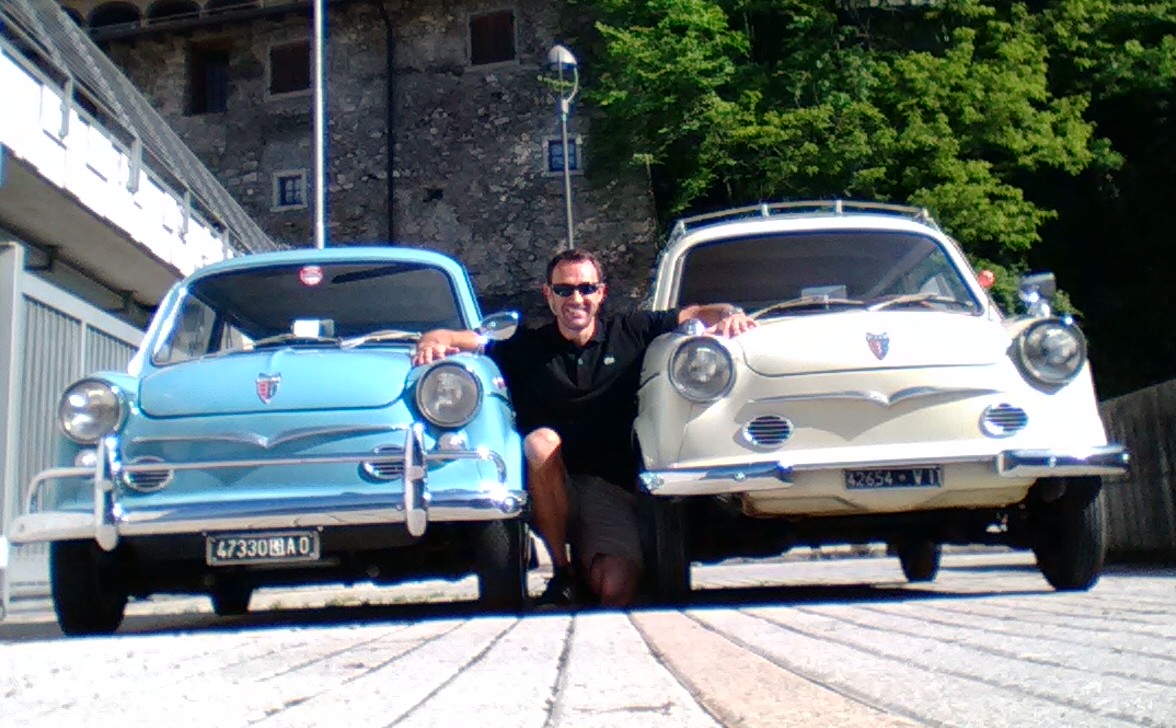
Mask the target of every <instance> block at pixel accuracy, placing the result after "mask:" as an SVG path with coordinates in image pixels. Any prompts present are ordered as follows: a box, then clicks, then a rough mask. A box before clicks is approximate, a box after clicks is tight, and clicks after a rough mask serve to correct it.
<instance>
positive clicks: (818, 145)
mask: <svg viewBox="0 0 1176 728" xmlns="http://www.w3.org/2000/svg"><path fill="white" fill-rule="evenodd" d="M585 2H588V3H589V4H591V5H593V6H594V7H595V10H596V11H597V13H598V17H599V18H600V22H599V23H598V24H597V26H596V30H597V31H598V33H599V37H600V39H601V41H602V42H601V49H600V58H599V59H596V61H595V62H596V63H598V64H599V69H600V70H599V73H598V74H597V75H596V78H595V79H594V82H593V83H592V84H591V86H590V88H589V90H588V95H589V98H590V100H591V101H592V102H593V103H594V104H596V105H598V106H599V107H600V108H601V109H602V110H603V118H602V119H601V120H600V121H599V122H597V124H596V125H595V132H594V136H593V141H594V147H595V148H596V151H597V154H598V155H599V156H598V162H599V164H597V165H596V167H597V168H603V169H607V168H609V167H611V166H613V165H616V164H619V163H625V162H627V161H630V160H632V159H633V158H634V156H635V155H640V156H639V158H640V159H641V160H643V161H644V162H645V163H647V164H649V165H650V169H651V174H652V183H653V187H654V190H655V195H656V202H657V206H658V210H659V214H660V215H661V216H662V219H663V221H666V222H668V221H669V220H670V219H671V218H673V217H675V216H677V215H679V214H682V213H684V212H687V211H691V210H701V209H708V208H713V207H718V206H722V205H727V204H732V203H734V204H746V203H749V202H754V201H760V200H771V199H787V198H793V199H794V198H811V197H821V198H829V197H834V196H839V197H853V198H863V199H880V200H888V201H900V202H910V203H912V204H917V205H923V206H925V207H928V208H929V209H931V210H932V211H933V213H934V214H935V216H936V217H937V218H938V219H939V220H940V222H941V224H943V225H944V227H945V228H946V229H947V230H948V232H949V233H951V234H952V235H953V236H954V237H956V238H957V239H958V240H960V241H961V243H962V244H963V245H964V246H965V248H966V249H967V250H968V251H969V253H970V254H971V255H972V256H973V257H974V259H976V260H977V261H978V262H980V263H981V264H986V265H992V266H994V267H996V268H997V269H998V270H1001V271H1008V274H1006V275H1005V276H1003V277H1002V279H1003V280H1004V281H1005V282H1006V285H1007V282H1008V281H1009V279H1010V278H1011V277H1012V274H1014V273H1016V272H1019V271H1021V270H1024V269H1025V267H1026V266H1027V255H1028V252H1029V250H1030V249H1031V247H1032V246H1033V245H1034V244H1035V243H1037V242H1038V241H1039V240H1040V229H1041V226H1042V225H1043V224H1044V223H1045V222H1046V221H1048V220H1049V219H1051V217H1052V216H1053V215H1054V212H1053V210H1051V209H1049V208H1046V207H1042V206H1041V205H1039V204H1038V203H1036V202H1035V201H1033V200H1032V199H1030V198H1028V197H1027V196H1026V195H1025V192H1024V185H1025V184H1026V181H1027V180H1032V179H1034V178H1035V176H1037V175H1040V174H1042V173H1043V172H1050V173H1059V172H1060V173H1062V174H1065V175H1075V174H1078V173H1079V172H1081V171H1082V170H1084V169H1086V168H1088V167H1090V166H1091V165H1094V164H1096V163H1100V155H1104V156H1105V155H1106V150H1105V148H1104V147H1100V146H1099V144H1098V143H1097V141H1096V138H1095V135H1094V129H1093V127H1092V125H1091V124H1090V123H1089V122H1088V121H1086V120H1085V119H1084V117H1083V114H1084V112H1085V110H1086V108H1087V105H1088V103H1089V92H1088V91H1086V90H1084V89H1081V88H1073V90H1072V92H1069V93H1066V94H1061V95H1059V94H1056V93H1054V92H1052V91H1051V86H1050V82H1049V71H1050V69H1049V64H1048V46H1047V43H1046V36H1045V35H1044V33H1043V31H1042V24H1043V21H1044V19H1045V18H1044V16H1043V15H1042V14H1041V13H1033V12H1030V10H1029V9H1027V8H1026V7H1025V6H1023V5H1021V4H1015V3H990V2H981V1H980V0H945V1H944V2H942V3H940V4H937V5H935V6H933V7H931V8H929V9H926V8H923V9H919V10H917V11H916V10H910V9H907V10H904V11H902V12H894V11H878V10H876V9H875V10H871V9H868V8H863V9H859V10H853V9H846V7H847V6H851V5H852V4H851V3H840V2H821V1H819V0H654V1H652V2H637V1H633V0H585Z"/></svg>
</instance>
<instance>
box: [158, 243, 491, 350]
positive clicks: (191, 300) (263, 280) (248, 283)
mask: <svg viewBox="0 0 1176 728" xmlns="http://www.w3.org/2000/svg"><path fill="white" fill-rule="evenodd" d="M469 326H470V323H469V322H466V321H463V320H462V315H461V311H460V309H459V303H458V300H457V294H456V292H455V290H454V287H453V281H452V280H451V279H450V277H449V275H448V274H447V273H446V272H445V271H444V270H441V269H440V268H435V267H432V266H429V265H423V264H419V263H388V262H386V261H385V262H378V263H354V262H348V263H337V264H324V265H303V264H298V265H278V266H271V267H265V268H250V269H247V270H239V271H232V272H227V273H223V274H221V275H217V276H210V277H208V278H200V279H197V280H195V281H193V282H192V283H191V285H190V286H189V287H188V289H187V291H186V292H185V295H184V296H183V297H182V298H181V299H180V300H179V303H178V305H177V306H176V307H175V309H174V310H173V311H172V313H171V319H170V321H169V322H168V323H167V324H166V325H165V327H164V329H165V330H164V332H163V336H162V338H161V340H160V344H159V346H157V347H156V350H155V353H154V355H153V357H152V360H153V361H154V362H155V363H156V364H158V365H163V364H174V363H176V362H180V361H186V360H188V359H193V358H197V357H202V356H206V355H209V354H218V353H229V352H231V351H234V350H246V349H250V348H253V347H255V346H256V347H261V346H279V345H309V346H315V345H317V346H338V345H339V344H340V343H341V341H342V340H344V339H347V338H351V337H359V336H363V335H365V334H371V333H373V332H378V331H385V332H387V331H397V332H409V333H414V332H415V333H420V332H424V331H428V330H429V329H435V328H448V329H464V328H469Z"/></svg>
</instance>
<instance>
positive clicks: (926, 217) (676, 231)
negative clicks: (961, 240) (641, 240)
mask: <svg viewBox="0 0 1176 728" xmlns="http://www.w3.org/2000/svg"><path fill="white" fill-rule="evenodd" d="M870 219H874V220H873V223H874V224H872V225H871V227H873V226H875V225H878V224H879V223H880V224H883V225H885V224H893V223H895V222H897V221H899V220H907V221H911V222H914V223H917V224H919V225H921V226H923V227H930V228H932V229H933V230H935V231H937V232H942V231H941V230H940V228H939V225H938V223H936V222H935V220H934V219H933V218H932V217H931V213H930V212H928V211H927V208H925V207H915V206H911V205H894V204H890V203H886V202H869V201H860V200H840V199H835V200H797V201H787V202H762V203H759V204H756V205H747V206H744V207H734V208H730V209H725V210H719V211H717V212H708V213H703V214H700V215H691V216H689V217H684V218H681V219H679V220H677V221H676V222H675V223H674V226H673V228H672V230H671V231H670V238H669V240H668V241H667V244H666V247H672V246H673V245H674V244H675V243H676V242H677V241H678V240H680V239H681V238H683V237H686V236H687V235H691V234H693V233H696V232H699V231H701V230H704V229H708V228H714V227H719V226H723V227H726V226H730V225H740V224H742V223H746V224H748V225H750V226H752V229H762V228H763V227H764V224H765V223H773V224H772V225H771V227H772V229H793V228H795V229H815V228H817V227H821V223H824V224H829V223H833V226H834V227H838V228H842V227H850V226H852V225H855V224H862V223H863V222H865V221H867V220H870ZM802 220H809V221H819V222H818V224H816V225H813V224H796V223H799V222H800V221H802ZM846 221H852V222H851V223H850V224H849V225H844V224H843V223H845V222H846ZM785 222H787V223H791V224H788V225H784V226H779V224H780V223H785ZM727 234H731V232H730V231H728V232H727ZM707 237H713V236H707Z"/></svg>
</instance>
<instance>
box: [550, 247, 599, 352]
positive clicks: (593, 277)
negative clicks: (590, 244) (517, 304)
mask: <svg viewBox="0 0 1176 728" xmlns="http://www.w3.org/2000/svg"><path fill="white" fill-rule="evenodd" d="M586 285H587V286H593V285H594V286H596V287H597V290H596V291H595V292H589V293H584V291H583V290H582V288H583V287H585V286H586ZM561 293H566V294H568V295H566V296H561V295H560V294H561ZM604 295H605V286H604V284H602V283H601V282H600V275H599V274H598V273H597V272H596V266H594V265H592V263H590V262H588V261H586V260H578V261H565V262H563V263H560V264H558V265H556V266H555V269H554V270H552V271H551V283H550V284H547V285H544V286H543V296H544V297H545V298H546V299H547V305H548V306H549V307H550V308H551V312H552V313H553V314H555V320H556V323H557V324H558V325H559V328H560V330H561V331H562V332H564V333H565V334H577V333H581V332H583V331H585V330H586V329H590V328H591V327H592V325H593V322H594V321H595V320H596V314H597V313H598V312H599V311H600V304H601V303H603V302H604Z"/></svg>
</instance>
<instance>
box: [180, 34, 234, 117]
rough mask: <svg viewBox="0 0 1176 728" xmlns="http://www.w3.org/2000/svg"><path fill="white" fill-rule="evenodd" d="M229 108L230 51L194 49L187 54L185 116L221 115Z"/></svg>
mask: <svg viewBox="0 0 1176 728" xmlns="http://www.w3.org/2000/svg"><path fill="white" fill-rule="evenodd" d="M228 107H229V49H228V48H226V47H225V46H223V45H194V46H192V47H191V49H190V50H189V52H188V101H187V108H186V109H185V113H186V114H188V115H189V116H195V115H198V114H221V113H224V111H225V110H226V109H228Z"/></svg>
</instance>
